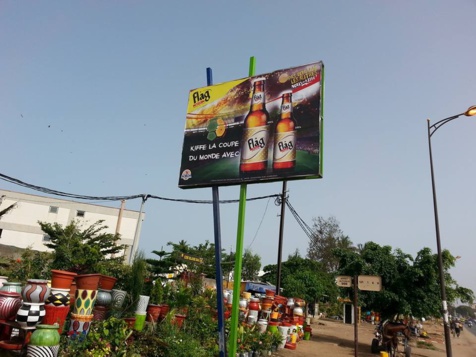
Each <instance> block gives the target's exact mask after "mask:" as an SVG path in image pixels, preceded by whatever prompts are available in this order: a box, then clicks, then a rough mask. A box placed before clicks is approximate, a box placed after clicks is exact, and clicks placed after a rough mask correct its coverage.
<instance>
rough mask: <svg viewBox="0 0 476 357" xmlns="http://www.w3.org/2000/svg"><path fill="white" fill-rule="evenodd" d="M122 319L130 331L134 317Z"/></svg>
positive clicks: (134, 320)
mask: <svg viewBox="0 0 476 357" xmlns="http://www.w3.org/2000/svg"><path fill="white" fill-rule="evenodd" d="M122 319H123V320H124V321H125V322H126V323H127V327H129V328H131V329H132V328H134V325H135V323H136V318H135V317H123V318H122Z"/></svg>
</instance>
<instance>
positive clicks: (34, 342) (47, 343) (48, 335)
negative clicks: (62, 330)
mask: <svg viewBox="0 0 476 357" xmlns="http://www.w3.org/2000/svg"><path fill="white" fill-rule="evenodd" d="M59 344H60V334H59V332H58V325H46V324H39V325H37V326H36V330H35V332H33V333H32V334H31V337H30V342H29V343H28V346H27V354H26V355H27V356H28V357H37V356H38V357H40V356H48V357H56V356H58V351H59V347H60V345H59Z"/></svg>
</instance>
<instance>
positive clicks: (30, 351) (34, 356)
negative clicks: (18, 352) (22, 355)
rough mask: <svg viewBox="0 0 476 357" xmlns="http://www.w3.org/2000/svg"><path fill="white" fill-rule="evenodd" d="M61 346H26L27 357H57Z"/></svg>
mask: <svg viewBox="0 0 476 357" xmlns="http://www.w3.org/2000/svg"><path fill="white" fill-rule="evenodd" d="M59 347H60V346H59V345H57V346H35V345H28V346H26V356H27V357H56V356H58V352H59Z"/></svg>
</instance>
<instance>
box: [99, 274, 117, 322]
mask: <svg viewBox="0 0 476 357" xmlns="http://www.w3.org/2000/svg"><path fill="white" fill-rule="evenodd" d="M116 281H117V279H116V278H114V277H112V276H107V275H101V279H100V280H99V287H98V293H97V299H96V304H95V305H94V309H93V315H94V320H97V321H102V320H104V319H105V318H106V316H107V312H108V310H109V307H110V305H111V303H112V288H113V287H114V285H115V284H116Z"/></svg>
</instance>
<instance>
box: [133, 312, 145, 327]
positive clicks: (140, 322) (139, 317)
mask: <svg viewBox="0 0 476 357" xmlns="http://www.w3.org/2000/svg"><path fill="white" fill-rule="evenodd" d="M135 317H136V321H135V322H134V330H136V331H142V329H143V328H144V325H145V318H146V313H143V314H138V313H136V316H135Z"/></svg>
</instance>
